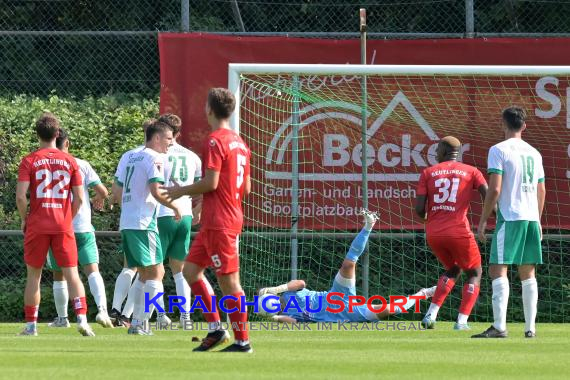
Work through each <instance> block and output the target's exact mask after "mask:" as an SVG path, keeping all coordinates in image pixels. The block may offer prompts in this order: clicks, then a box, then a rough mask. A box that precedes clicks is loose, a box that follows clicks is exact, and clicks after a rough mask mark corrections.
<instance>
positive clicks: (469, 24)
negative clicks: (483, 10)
mask: <svg viewBox="0 0 570 380" xmlns="http://www.w3.org/2000/svg"><path fill="white" fill-rule="evenodd" d="M474 36H475V12H474V9H473V0H465V37H467V38H473V37H474Z"/></svg>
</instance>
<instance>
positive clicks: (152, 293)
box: [142, 280, 162, 321]
mask: <svg viewBox="0 0 570 380" xmlns="http://www.w3.org/2000/svg"><path fill="white" fill-rule="evenodd" d="M161 286H162V281H156V280H147V281H146V282H145V284H144V289H143V298H142V299H143V305H142V309H143V320H144V321H148V320H149V319H150V316H151V315H152V313H153V312H154V309H155V307H154V304H150V305H149V306H148V311H144V299H145V298H146V297H148V299H149V300H151V299H153V298H154V297H156V295H157V294H158V293H159V292H160V288H161ZM145 293H148V295H146V294H145ZM161 298H162V297H161ZM159 299H160V298H159ZM157 303H158V304H159V305H160V302H158V300H157Z"/></svg>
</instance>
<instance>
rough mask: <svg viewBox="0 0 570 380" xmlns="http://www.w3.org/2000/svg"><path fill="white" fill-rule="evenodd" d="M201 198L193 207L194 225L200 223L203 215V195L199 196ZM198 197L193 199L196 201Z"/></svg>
mask: <svg viewBox="0 0 570 380" xmlns="http://www.w3.org/2000/svg"><path fill="white" fill-rule="evenodd" d="M198 198H199V200H198V202H197V203H196V206H194V207H193V208H192V225H193V226H194V225H197V224H200V218H201V216H202V197H198ZM195 199H196V198H192V201H195Z"/></svg>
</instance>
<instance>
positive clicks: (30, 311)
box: [24, 305, 40, 322]
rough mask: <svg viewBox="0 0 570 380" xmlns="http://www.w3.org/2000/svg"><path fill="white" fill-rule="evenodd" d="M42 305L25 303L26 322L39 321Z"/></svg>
mask: <svg viewBox="0 0 570 380" xmlns="http://www.w3.org/2000/svg"><path fill="white" fill-rule="evenodd" d="M39 309H40V305H32V306H30V305H25V306H24V316H25V317H24V319H25V320H26V322H37V321H38V310H39Z"/></svg>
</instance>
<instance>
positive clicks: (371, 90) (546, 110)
mask: <svg viewBox="0 0 570 380" xmlns="http://www.w3.org/2000/svg"><path fill="white" fill-rule="evenodd" d="M363 82H364V83H365V86H363ZM569 85H570V67H507V66H504V67H499V66H494V67H491V66H478V67H474V66H473V67H471V66H360V65H261V64H259V65H258V64H244V65H242V64H232V65H230V89H231V90H232V91H233V92H234V93H235V94H236V95H237V98H238V99H239V104H240V107H239V112H236V113H235V115H234V119H233V120H232V123H233V127H234V128H236V129H239V132H240V134H241V135H242V136H243V138H244V139H245V141H246V142H247V143H248V145H249V146H250V148H251V150H252V159H251V165H252V184H253V193H252V194H251V195H250V196H249V197H248V198H247V204H246V206H245V217H246V228H245V232H244V234H243V236H242V237H241V243H240V255H241V265H242V277H243V282H244V283H245V288H246V291H248V292H253V291H254V290H255V289H256V288H258V287H260V286H267V285H274V284H277V283H282V282H286V281H288V280H289V279H291V278H302V279H304V280H306V282H307V284H308V287H309V288H311V289H313V290H328V289H329V288H330V285H331V281H332V279H333V278H334V275H335V273H336V272H337V270H338V268H339V266H340V264H341V263H342V260H343V258H344V256H345V253H346V251H347V250H348V247H349V245H350V242H351V240H352V238H353V237H354V236H355V235H356V232H357V231H358V230H359V229H360V228H361V226H362V217H360V216H358V215H357V213H358V210H359V209H360V207H362V206H363V205H365V204H367V205H368V208H369V209H371V210H373V211H378V212H379V213H380V215H381V218H380V222H379V223H378V225H377V228H376V229H375V231H374V232H373V234H372V235H371V238H370V241H369V248H368V254H366V255H364V257H361V259H360V261H359V267H358V270H357V285H358V290H359V293H360V294H362V293H365V294H366V293H368V294H369V295H375V294H380V295H385V296H386V295H390V294H397V295H400V294H408V293H411V292H415V291H416V290H417V289H419V288H421V287H426V286H433V285H435V284H436V282H437V279H438V277H439V275H440V274H441V273H442V271H443V268H442V267H441V265H440V264H439V263H438V261H437V259H436V258H435V257H434V256H433V255H432V254H431V251H430V250H429V248H428V247H427V245H426V242H425V237H424V230H423V224H422V221H421V220H420V219H419V218H417V217H416V216H415V215H414V212H413V210H414V203H415V196H416V193H415V192H416V184H417V180H418V178H419V174H420V172H421V171H422V169H424V168H426V167H427V166H430V165H433V164H435V163H436V157H435V149H436V147H437V144H438V142H439V140H440V139H441V138H443V137H444V136H447V135H453V136H456V137H457V138H459V139H460V141H461V142H462V150H461V154H460V160H461V161H463V162H465V163H468V164H471V165H474V166H476V167H478V168H479V169H480V170H481V171H482V172H483V173H486V159H487V152H488V149H489V148H490V147H491V146H492V145H494V144H496V143H498V142H500V141H502V140H503V139H504V134H503V129H502V124H501V111H502V110H503V109H504V108H506V107H508V106H511V105H517V106H521V107H523V108H524V109H525V110H526V112H527V114H528V121H527V124H528V129H527V130H526V131H525V132H524V135H523V137H524V139H525V140H526V141H528V142H529V143H530V144H531V145H533V146H535V147H536V148H537V149H538V150H539V151H540V152H541V154H542V155H543V157H544V166H545V170H546V187H547V198H546V209H545V212H544V215H543V219H542V221H543V227H544V233H545V238H544V241H543V249H544V254H543V257H544V261H545V264H544V265H542V266H540V267H539V269H538V272H537V273H538V282H539V289H540V293H541V294H540V301H539V316H538V318H539V320H540V321H559V322H562V321H566V320H568V319H569V316H570V314H569V313H570V305H569V302H568V299H569V296H570V295H569V293H568V284H569V283H570V279H569V278H570V276H569V275H570V271H569V265H570V243H569V239H568V237H569V235H568V230H569V229H570V191H569V185H568V184H569V178H570V170H569V168H570V165H569V164H570V145H569V144H570V116H568V115H569V114H568V109H567V107H568V104H567V102H568V99H570V97H568V94H569V93H570V90H568V89H567V87H568V86H569ZM363 147H364V148H363ZM363 151H364V152H363ZM363 157H364V159H363ZM473 199H474V203H473V204H472V209H471V212H470V213H469V218H470V220H471V222H472V225H474V226H476V223H477V222H478V217H479V215H480V211H481V205H482V202H481V200H480V198H479V196H478V194H476V193H475V194H474V195H473ZM491 226H492V223H491ZM491 232H492V230H490V231H489V233H491ZM481 252H482V255H483V262H484V265H485V267H486V264H487V262H488V257H489V252H490V244H488V245H487V246H481ZM486 273H487V272H486V270H485V271H484V278H483V281H482V287H481V297H480V300H479V302H478V305H477V306H476V307H475V309H474V311H473V316H474V318H475V320H477V319H479V320H489V319H490V318H492V309H491V299H490V297H491V287H490V280H489V279H488V277H487V275H486ZM461 283H462V282H461V281H460V282H459V284H461ZM511 284H512V288H513V290H512V295H513V296H512V297H511V302H512V303H513V304H514V307H510V308H509V313H510V314H509V318H510V319H512V320H521V319H522V318H523V317H522V307H517V306H520V305H521V298H520V281H519V280H518V279H517V278H516V277H515V276H512V278H511ZM460 293H461V286H457V287H456V289H455V290H454V292H453V293H452V295H451V297H450V298H449V300H448V301H447V302H446V303H445V305H444V307H443V308H442V311H441V312H440V315H441V316H442V318H449V319H454V318H455V316H456V313H457V311H456V310H457V308H458V304H459V298H460V296H461V294H460Z"/></svg>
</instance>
